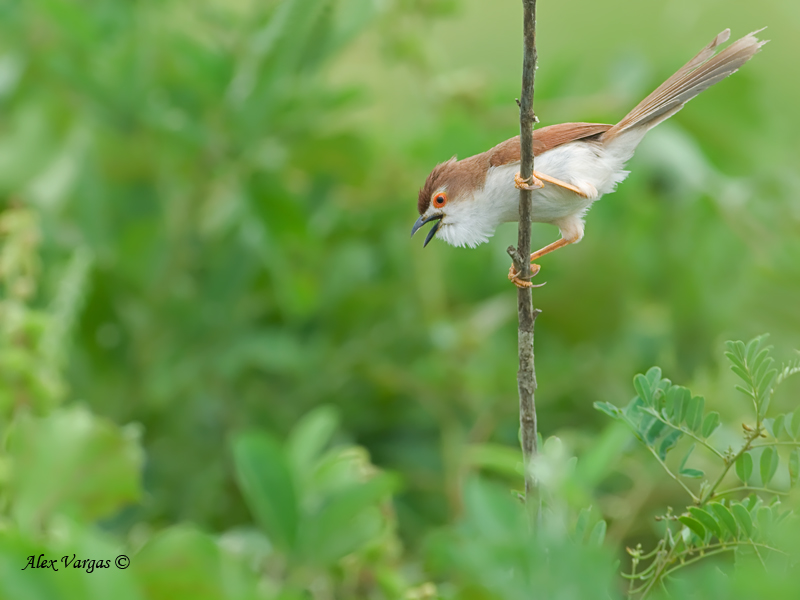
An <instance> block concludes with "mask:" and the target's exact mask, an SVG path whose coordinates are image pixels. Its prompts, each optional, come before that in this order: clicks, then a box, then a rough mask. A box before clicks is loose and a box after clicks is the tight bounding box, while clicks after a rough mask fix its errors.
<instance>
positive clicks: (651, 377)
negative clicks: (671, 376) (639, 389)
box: [645, 367, 661, 390]
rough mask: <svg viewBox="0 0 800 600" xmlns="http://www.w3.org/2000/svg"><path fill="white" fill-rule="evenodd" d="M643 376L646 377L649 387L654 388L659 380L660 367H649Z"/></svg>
mask: <svg viewBox="0 0 800 600" xmlns="http://www.w3.org/2000/svg"><path fill="white" fill-rule="evenodd" d="M645 377H647V381H648V382H649V383H650V389H652V390H655V389H656V387H658V384H659V382H660V381H661V369H660V368H658V367H650V368H649V369H648V370H647V374H646V375H645Z"/></svg>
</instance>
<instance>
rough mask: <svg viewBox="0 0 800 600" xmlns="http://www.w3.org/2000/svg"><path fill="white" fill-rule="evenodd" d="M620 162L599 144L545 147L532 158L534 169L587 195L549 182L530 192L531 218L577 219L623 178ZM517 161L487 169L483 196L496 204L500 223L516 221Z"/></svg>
mask: <svg viewBox="0 0 800 600" xmlns="http://www.w3.org/2000/svg"><path fill="white" fill-rule="evenodd" d="M623 164H624V163H623V161H621V160H620V159H619V157H617V156H613V155H612V154H611V153H608V152H606V151H605V149H604V148H603V146H602V145H600V144H590V143H586V142H573V143H571V144H565V145H563V146H559V147H558V148H554V149H553V150H548V151H547V152H544V153H543V154H541V155H539V156H537V157H536V159H535V161H534V169H535V170H536V171H538V172H539V173H543V174H545V175H549V176H550V177H554V178H555V179H559V180H561V181H564V182H566V183H570V184H572V185H574V186H576V187H578V188H580V189H581V190H582V191H584V193H586V194H587V196H588V197H587V198H584V197H583V196H580V195H578V194H576V193H574V192H571V191H569V190H567V189H564V188H562V187H560V186H557V185H554V184H552V183H546V182H545V184H544V187H543V188H541V189H538V190H535V191H534V192H533V194H532V200H533V215H532V216H533V220H534V221H536V222H539V223H556V224H557V223H558V222H560V221H563V220H564V219H566V218H568V217H571V216H576V217H578V218H580V217H581V216H582V215H583V214H585V212H586V210H587V209H588V208H589V207H590V206H591V204H592V202H594V201H595V200H597V199H598V198H600V196H602V195H603V194H607V193H609V192H612V191H613V190H614V187H615V186H616V184H617V183H619V182H620V181H622V180H623V179H625V177H626V176H627V175H628V172H627V171H624V170H622V167H623ZM518 172H519V163H513V164H509V165H503V166H502V167H494V168H492V169H490V171H489V173H488V176H487V179H486V186H485V187H484V189H483V193H484V194H485V199H486V200H489V201H490V202H492V203H493V204H495V205H496V206H497V208H498V209H499V212H500V214H502V222H508V221H517V220H519V191H518V190H517V189H516V188H515V186H514V175H515V174H516V173H518Z"/></svg>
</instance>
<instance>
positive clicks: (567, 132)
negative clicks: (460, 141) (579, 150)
mask: <svg viewBox="0 0 800 600" xmlns="http://www.w3.org/2000/svg"><path fill="white" fill-rule="evenodd" d="M611 127H612V126H611V125H603V124H601V123H561V124H559V125H550V126H548V127H542V128H541V129H534V131H533V155H534V156H539V155H540V154H542V153H544V152H547V151H548V150H552V149H553V148H556V147H558V146H561V145H563V144H567V143H569V142H574V141H575V140H583V139H586V138H590V137H593V136H597V135H600V134H601V133H605V132H606V131H608V130H609V129H611ZM515 162H519V136H515V137H513V138H511V139H510V140H506V141H505V142H502V143H500V144H498V145H497V146H495V147H494V148H492V149H491V150H489V164H490V166H492V167H499V166H501V165H507V164H510V163H515Z"/></svg>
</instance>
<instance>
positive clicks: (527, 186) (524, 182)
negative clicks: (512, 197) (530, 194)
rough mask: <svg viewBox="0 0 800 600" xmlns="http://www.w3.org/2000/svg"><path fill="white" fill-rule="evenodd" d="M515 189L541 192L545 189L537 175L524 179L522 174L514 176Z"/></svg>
mask: <svg viewBox="0 0 800 600" xmlns="http://www.w3.org/2000/svg"><path fill="white" fill-rule="evenodd" d="M514 187H516V188H517V189H518V190H539V189H541V188H543V187H544V184H543V183H542V182H541V181H539V179H538V178H537V177H536V175H535V174H534V175H531V176H530V177H529V178H528V179H523V178H522V177H520V174H519V173H517V174H516V175H514Z"/></svg>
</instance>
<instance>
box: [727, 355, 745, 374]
mask: <svg viewBox="0 0 800 600" xmlns="http://www.w3.org/2000/svg"><path fill="white" fill-rule="evenodd" d="M725 356H726V357H727V358H728V360H729V361H731V363H732V364H733V366H735V367H739V368H740V369H741V370H742V371H744V370H745V366H744V362H743V361H742V360H741V359H740V358H739V357H738V356H736V354H734V353H733V352H726V353H725Z"/></svg>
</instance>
